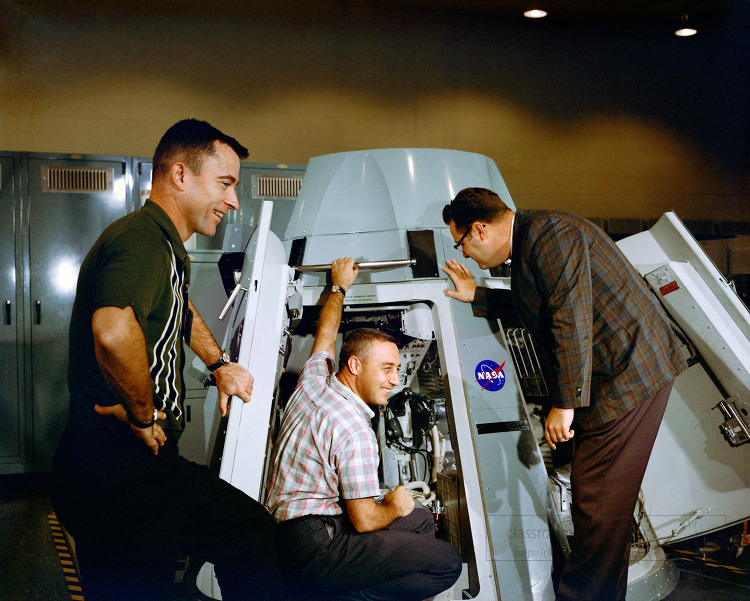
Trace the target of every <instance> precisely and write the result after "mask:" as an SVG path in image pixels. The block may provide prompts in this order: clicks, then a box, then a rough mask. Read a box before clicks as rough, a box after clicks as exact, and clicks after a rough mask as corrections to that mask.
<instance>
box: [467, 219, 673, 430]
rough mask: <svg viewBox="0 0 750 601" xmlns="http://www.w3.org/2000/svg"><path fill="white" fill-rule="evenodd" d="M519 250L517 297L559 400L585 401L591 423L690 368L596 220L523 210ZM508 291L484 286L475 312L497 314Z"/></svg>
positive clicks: (585, 424) (584, 415)
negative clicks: (545, 355) (549, 370)
mask: <svg viewBox="0 0 750 601" xmlns="http://www.w3.org/2000/svg"><path fill="white" fill-rule="evenodd" d="M511 257H512V263H511V300H512V303H513V306H514V308H515V310H516V313H517V314H518V316H519V317H520V319H521V321H522V322H523V324H524V325H525V327H526V328H528V330H529V331H530V332H531V333H532V334H533V335H534V337H535V338H536V340H537V341H538V344H539V345H540V347H542V349H543V350H544V352H546V353H547V356H548V358H549V361H550V365H551V367H552V372H553V373H552V385H551V387H550V388H551V396H552V405H553V406H555V407H560V408H565V409H569V408H575V409H576V422H577V424H578V425H579V426H580V427H581V428H583V429H585V430H590V429H593V428H598V427H600V426H603V425H605V424H607V423H608V422H610V421H611V420H613V419H614V418H615V417H617V416H619V415H621V414H623V413H626V412H627V411H630V410H631V409H633V408H634V407H635V406H636V405H638V404H639V403H640V402H641V401H643V400H644V399H646V398H648V397H650V396H652V395H653V394H655V393H656V392H657V391H658V390H659V389H660V388H662V387H663V386H665V385H666V384H668V383H669V382H670V381H672V380H674V379H675V378H676V377H677V375H678V374H679V373H680V372H681V371H683V370H684V369H685V368H686V367H687V363H686V361H685V358H684V356H683V353H682V351H681V348H680V342H679V340H678V339H677V337H676V336H675V333H674V331H673V329H672V327H671V325H670V323H669V320H668V318H667V316H666V314H665V312H664V309H663V308H662V306H661V303H660V302H659V300H658V299H657V298H656V295H655V294H654V293H652V292H651V290H650V289H649V288H648V287H647V285H646V283H645V281H644V280H643V278H642V277H641V275H640V274H639V273H638V272H637V271H636V270H635V269H634V268H633V266H632V265H631V264H630V262H629V261H628V260H627V259H626V258H625V256H624V255H623V254H622V252H621V251H620V249H619V248H618V247H617V245H616V244H614V242H613V241H612V240H611V239H610V238H609V237H608V236H607V235H606V234H605V233H604V232H603V231H602V230H601V229H599V228H598V227H597V226H595V225H594V224H593V223H591V222H590V221H587V220H586V219H583V218H581V217H577V216H576V215H572V214H569V213H562V212H558V211H524V210H519V211H518V212H517V213H516V217H515V222H514V224H513V242H512V255H511ZM498 292H499V291H497V290H491V289H488V288H482V287H480V288H477V295H476V297H475V300H474V303H473V308H474V314H475V315H478V316H488V317H493V316H496V315H497V314H498V313H499V311H498V308H497V303H499V302H501V295H500V294H497V293H498ZM505 298H507V296H505Z"/></svg>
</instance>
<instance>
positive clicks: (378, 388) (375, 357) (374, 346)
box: [349, 340, 401, 406]
mask: <svg viewBox="0 0 750 601" xmlns="http://www.w3.org/2000/svg"><path fill="white" fill-rule="evenodd" d="M349 361H350V370H351V371H352V373H353V374H354V376H355V377H354V392H355V393H357V395H358V396H359V398H361V399H362V400H363V401H364V402H365V403H367V404H368V405H371V406H380V405H386V404H387V403H388V394H389V393H390V392H391V390H392V389H393V388H394V387H395V386H398V385H399V384H400V380H399V377H398V368H399V366H400V365H401V356H400V355H399V352H398V347H397V346H396V345H395V344H393V343H392V342H383V341H380V340H374V341H372V342H371V344H370V350H369V352H368V353H367V354H366V355H365V358H364V360H361V359H360V358H359V357H356V356H352V357H350V358H349Z"/></svg>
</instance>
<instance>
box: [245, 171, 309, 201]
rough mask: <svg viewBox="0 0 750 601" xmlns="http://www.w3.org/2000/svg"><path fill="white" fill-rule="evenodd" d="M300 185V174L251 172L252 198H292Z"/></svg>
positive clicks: (296, 194)
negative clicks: (260, 173)
mask: <svg viewBox="0 0 750 601" xmlns="http://www.w3.org/2000/svg"><path fill="white" fill-rule="evenodd" d="M301 185H302V176H294V175H259V174H253V198H265V199H271V200H272V199H289V200H294V199H295V198H297V196H299V189H300V186H301Z"/></svg>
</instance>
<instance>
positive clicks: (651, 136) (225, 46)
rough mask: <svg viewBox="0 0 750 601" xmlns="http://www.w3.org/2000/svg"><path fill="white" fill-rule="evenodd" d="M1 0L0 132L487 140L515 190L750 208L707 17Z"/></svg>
mask: <svg viewBox="0 0 750 601" xmlns="http://www.w3.org/2000/svg"><path fill="white" fill-rule="evenodd" d="M0 2H5V0H0ZM155 3H156V4H158V2H155ZM16 4H17V3H11V2H5V3H4V4H0V7H4V8H0V23H2V25H0V150H12V151H32V152H62V153H81V154H105V155H145V156H148V155H150V154H151V153H152V152H153V148H154V146H155V145H156V143H157V142H158V138H159V137H160V135H161V134H162V133H163V132H164V130H165V129H166V128H167V127H168V126H169V125H171V124H172V123H173V122H175V121H176V120H178V119H181V118H184V117H197V118H201V119H205V120H208V121H210V122H211V123H212V124H214V125H216V126H217V127H219V128H221V129H223V130H225V131H226V132H227V133H229V134H231V135H234V136H236V137H237V138H238V139H239V140H240V141H241V142H243V143H244V144H245V145H247V146H249V147H250V150H251V160H253V161H260V162H274V163H275V162H284V163H306V162H307V161H308V160H309V158H310V157H312V156H316V155H320V154H326V153H330V152H339V151H345V150H355V149H364V148H383V147H439V148H452V149H457V150H467V151H472V152H478V153H481V154H485V155H487V156H490V157H491V158H493V159H494V160H495V161H496V163H497V165H498V167H499V169H500V171H501V173H502V174H503V176H504V178H505V180H506V183H507V185H508V188H509V189H510V192H511V195H512V196H513V198H514V200H515V202H516V204H517V205H518V206H521V207H547V208H559V209H565V210H571V211H574V212H577V213H580V214H582V215H585V216H591V217H594V216H601V217H645V218H648V217H657V216H658V215H660V214H661V213H662V212H664V211H666V210H670V209H674V210H676V211H677V213H678V215H680V217H682V218H683V219H714V220H735V221H736V220H750V186H749V185H748V175H747V169H748V147H749V146H750V144H749V143H748V115H747V112H748V111H747V106H748V100H749V98H748V90H747V88H748V83H747V82H748V79H749V78H748V72H749V71H748V68H747V58H745V57H746V56H747V52H745V53H744V54H742V52H741V51H743V50H746V48H743V47H740V48H738V47H737V44H738V43H741V42H737V41H736V40H735V35H736V36H737V38H739V37H740V36H739V34H735V31H734V29H731V30H728V29H726V28H725V26H724V25H722V24H719V25H718V26H717V27H719V29H718V30H717V31H718V33H717V34H716V35H714V36H713V37H711V35H710V34H706V35H705V36H704V38H703V40H701V39H700V38H699V36H696V38H694V39H692V40H677V39H676V38H674V36H671V35H670V34H669V32H668V31H666V30H665V31H662V30H657V29H655V28H654V29H648V30H643V29H636V28H629V27H626V28H624V29H621V30H617V31H615V32H612V31H611V30H610V29H609V27H608V26H605V25H603V24H567V25H565V26H561V27H556V26H553V25H549V24H547V25H544V24H541V25H540V24H534V23H529V22H521V21H519V22H514V21H508V20H502V21H501V20H494V19H492V18H491V17H489V16H487V15H479V16H469V17H467V16H462V15H458V14H451V13H447V14H446V13H438V12H419V13H416V12H409V11H403V10H398V9H397V8H395V7H392V6H391V7H387V8H383V9H376V8H374V7H373V6H372V4H364V3H354V4H351V3H350V4H347V3H345V2H338V3H337V2H332V1H330V2H327V1H322V0H321V1H313V0H306V1H305V0H298V1H297V2H292V1H284V0H280V1H279V2H277V3H275V4H274V7H275V8H274V9H273V10H269V9H263V8H261V6H262V3H257V4H258V6H254V3H253V2H250V3H249V6H250V8H243V9H242V10H240V9H224V10H211V11H209V10H197V11H192V12H191V11H189V12H188V13H187V14H186V13H185V9H184V6H182V5H181V4H180V3H173V4H170V5H169V6H168V7H166V8H163V9H162V10H156V11H154V10H149V9H148V8H147V7H146V6H141V7H140V8H139V9H135V8H133V9H132V10H131V9H130V8H129V7H132V6H134V5H130V4H128V3H127V2H122V4H123V5H128V6H127V7H126V6H122V7H120V8H117V9H110V10H107V11H105V12H89V11H87V10H85V9H84V10H74V11H71V9H70V8H69V4H70V3H65V2H61V3H55V2H51V1H50V2H46V1H44V0H38V1H37V2H27V3H22V4H23V6H24V8H21V9H19V8H14V6H15V5H16ZM57 4H60V5H62V6H64V7H66V8H64V9H63V8H56V5H57ZM73 4H76V3H73ZM90 4H91V5H92V6H93V5H96V3H94V2H91V3H90ZM135 4H136V5H138V4H139V3H135ZM141 4H145V3H141ZM152 4H153V3H152ZM207 4H211V3H210V2H208V3H207ZM238 4H242V5H243V6H246V5H248V3H242V2H240V0H238ZM346 6H348V7H349V8H348V9H347V8H345V7H346ZM29 7H31V8H29ZM34 7H35V8H34ZM63 10H65V12H62V11H63ZM92 11H93V9H92ZM138 11H142V12H138ZM722 27H724V28H722ZM691 43H692V44H693V45H692V46H690V44H691ZM738 53H739V54H738ZM743 81H744V84H743V83H742V82H743ZM717 86H719V87H718V88H717ZM727 86H729V88H728V89H727ZM711 88H713V89H714V90H716V89H719V90H724V92H722V93H717V92H716V91H714V92H710V89H711Z"/></svg>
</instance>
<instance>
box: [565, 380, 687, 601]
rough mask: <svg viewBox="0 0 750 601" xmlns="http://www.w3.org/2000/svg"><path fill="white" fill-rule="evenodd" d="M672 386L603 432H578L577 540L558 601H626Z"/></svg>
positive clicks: (574, 473) (575, 465) (574, 489)
mask: <svg viewBox="0 0 750 601" xmlns="http://www.w3.org/2000/svg"><path fill="white" fill-rule="evenodd" d="M672 384H673V383H670V384H668V385H667V386H665V387H664V388H662V389H661V390H659V391H658V392H657V393H656V394H655V395H654V396H652V397H650V398H649V399H647V400H645V401H643V402H642V403H641V404H640V405H638V406H637V407H636V408H635V409H633V410H631V411H629V412H628V413H626V414H624V415H622V416H620V417H618V418H617V419H615V420H614V421H612V422H610V423H608V424H606V425H604V426H602V427H601V428H597V429H594V430H589V431H580V432H576V437H578V447H577V450H576V456H575V459H574V460H573V467H572V472H571V478H570V482H571V492H572V496H573V504H572V515H573V528H574V540H573V544H572V549H571V553H570V557H569V558H568V561H567V562H566V564H565V566H564V567H563V570H562V573H561V576H560V582H559V585H558V589H557V600H558V601H625V592H626V589H627V582H628V563H629V559H630V540H631V534H632V523H633V512H634V510H635V505H636V502H637V501H638V492H639V490H640V487H641V482H642V481H643V474H644V473H645V471H646V466H647V464H648V459H649V456H650V455H651V449H652V448H653V446H654V440H655V439H656V434H657V432H658V431H659V425H660V424H661V420H662V417H663V416H664V410H665V409H666V406H667V400H668V399H669V393H670V392H671V390H672Z"/></svg>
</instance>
